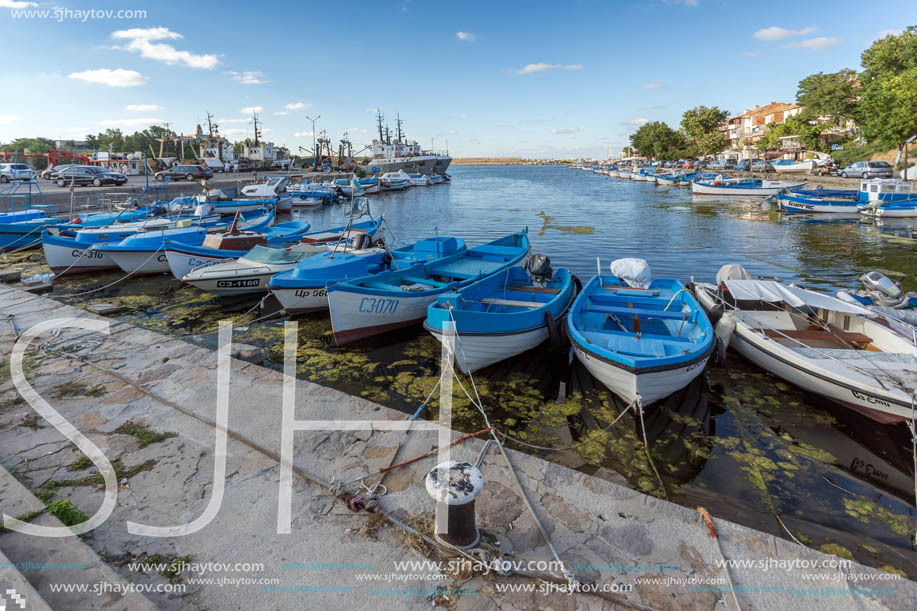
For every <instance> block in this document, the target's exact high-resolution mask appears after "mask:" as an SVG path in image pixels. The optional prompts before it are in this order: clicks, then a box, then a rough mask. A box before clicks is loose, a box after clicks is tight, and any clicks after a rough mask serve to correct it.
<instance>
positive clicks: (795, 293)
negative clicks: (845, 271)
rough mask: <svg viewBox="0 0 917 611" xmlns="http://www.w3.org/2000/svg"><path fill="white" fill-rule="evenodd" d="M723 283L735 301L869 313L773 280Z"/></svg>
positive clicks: (857, 313) (865, 314) (863, 314)
mask: <svg viewBox="0 0 917 611" xmlns="http://www.w3.org/2000/svg"><path fill="white" fill-rule="evenodd" d="M725 283H726V288H728V289H729V292H730V293H732V296H733V297H734V298H735V299H736V301H767V302H768V303H786V304H788V305H790V306H793V307H796V308H801V307H804V306H809V307H812V308H824V309H825V310H834V311H835V312H844V313H847V314H856V315H859V316H869V314H870V312H869V310H867V309H866V308H864V307H861V306H858V305H854V304H852V303H847V302H844V301H841V300H840V299H835V298H834V297H830V296H828V295H823V294H821V293H816V292H814V291H807V290H806V289H801V288H799V287H797V286H789V285H786V284H783V283H782V282H776V281H774V280H726V281H725Z"/></svg>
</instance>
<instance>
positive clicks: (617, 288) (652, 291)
mask: <svg viewBox="0 0 917 611" xmlns="http://www.w3.org/2000/svg"><path fill="white" fill-rule="evenodd" d="M602 288H603V289H605V290H606V291H612V292H613V293H617V292H618V291H637V292H643V293H650V294H652V295H658V294H659V291H657V290H656V289H641V288H636V287H633V286H603V287H602Z"/></svg>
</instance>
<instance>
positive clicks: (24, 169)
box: [0, 163, 38, 182]
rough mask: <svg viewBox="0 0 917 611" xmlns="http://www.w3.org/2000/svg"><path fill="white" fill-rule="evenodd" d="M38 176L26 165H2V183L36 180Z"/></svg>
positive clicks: (0, 180)
mask: <svg viewBox="0 0 917 611" xmlns="http://www.w3.org/2000/svg"><path fill="white" fill-rule="evenodd" d="M37 175H38V173H37V172H35V170H33V169H32V168H31V167H29V166H28V165H26V164H24V163H0V182H10V181H11V180H34V179H35V177H36V176H37Z"/></svg>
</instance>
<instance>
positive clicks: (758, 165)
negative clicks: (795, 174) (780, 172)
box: [750, 159, 774, 172]
mask: <svg viewBox="0 0 917 611" xmlns="http://www.w3.org/2000/svg"><path fill="white" fill-rule="evenodd" d="M750 171H751V172H773V171H774V166H773V165H772V164H771V162H770V161H765V160H763V159H759V160H758V161H756V162H754V163H753V164H751V170H750Z"/></svg>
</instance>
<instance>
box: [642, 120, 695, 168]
mask: <svg viewBox="0 0 917 611" xmlns="http://www.w3.org/2000/svg"><path fill="white" fill-rule="evenodd" d="M630 143H631V144H632V145H633V146H634V148H636V149H637V150H638V151H639V152H640V154H642V155H644V156H651V157H655V158H657V159H659V158H662V157H663V156H664V155H665V154H666V153H668V152H670V151H673V150H675V149H677V148H679V147H681V146H683V145H684V137H683V136H682V135H681V134H680V133H678V132H677V131H675V130H674V129H672V128H671V127H669V126H668V125H667V124H666V123H663V122H662V121H653V122H652V123H647V124H645V125H641V126H640V129H638V130H637V131H636V132H634V133H633V134H631V136H630Z"/></svg>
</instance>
